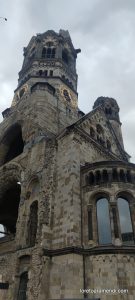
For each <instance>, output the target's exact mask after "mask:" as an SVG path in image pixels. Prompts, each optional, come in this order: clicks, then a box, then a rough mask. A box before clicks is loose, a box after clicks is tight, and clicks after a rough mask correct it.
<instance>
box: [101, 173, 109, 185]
mask: <svg viewBox="0 0 135 300" xmlns="http://www.w3.org/2000/svg"><path fill="white" fill-rule="evenodd" d="M102 178H103V182H104V183H105V182H108V180H109V177H108V172H107V170H103V174H102Z"/></svg>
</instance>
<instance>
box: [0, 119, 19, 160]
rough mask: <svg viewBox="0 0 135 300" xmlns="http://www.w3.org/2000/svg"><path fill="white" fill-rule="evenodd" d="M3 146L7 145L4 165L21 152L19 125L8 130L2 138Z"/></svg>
mask: <svg viewBox="0 0 135 300" xmlns="http://www.w3.org/2000/svg"><path fill="white" fill-rule="evenodd" d="M3 144H5V145H7V152H6V155H5V158H4V163H7V162H9V161H10V160H12V159H13V158H15V157H16V156H18V155H20V154H21V153H22V152H23V148H24V142H23V139H22V129H21V126H20V125H19V124H15V125H13V126H12V127H11V128H9V130H8V131H7V133H6V134H5V136H4V138H3Z"/></svg>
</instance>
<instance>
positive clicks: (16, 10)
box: [0, 0, 135, 162]
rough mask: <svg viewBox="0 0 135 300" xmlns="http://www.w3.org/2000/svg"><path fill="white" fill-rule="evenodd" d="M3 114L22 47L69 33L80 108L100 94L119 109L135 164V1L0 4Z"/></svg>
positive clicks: (18, 1)
mask: <svg viewBox="0 0 135 300" xmlns="http://www.w3.org/2000/svg"><path fill="white" fill-rule="evenodd" d="M0 16H4V17H6V18H7V19H8V21H7V22H5V21H4V20H2V19H0V32H1V35H0V36H1V45H0V112H2V111H3V110H4V109H5V108H7V107H9V106H10V104H11V101H12V98H13V94H14V90H15V88H16V87H17V79H18V72H19V71H20V69H21V65H22V61H23V47H24V46H27V44H28V42H29V40H30V39H31V37H32V36H33V35H36V34H37V33H43V32H45V31H46V30H48V29H53V30H55V31H56V32H58V31H59V29H60V28H62V29H65V30H69V33H70V35H71V38H72V41H73V44H74V46H75V48H81V50H82V52H81V53H80V54H79V55H78V60H77V71H78V77H79V80H78V93H79V107H80V109H82V110H83V111H84V112H85V113H87V112H89V111H90V110H91V109H92V106H93V103H94V101H95V100H96V99H97V97H99V96H109V97H113V98H115V99H116V100H117V102H118V105H119V106H120V118H121V121H122V123H123V125H122V131H123V136H124V144H125V149H126V151H127V152H128V153H129V154H130V155H131V156H132V159H131V161H132V162H133V161H134V162H135V139H134V136H135V99H134V98H135V0H129V1H128V0H83V1H79V0H68V1H66V0H38V1H37V0H22V1H21V0H12V1H11V0H4V1H2V0H0Z"/></svg>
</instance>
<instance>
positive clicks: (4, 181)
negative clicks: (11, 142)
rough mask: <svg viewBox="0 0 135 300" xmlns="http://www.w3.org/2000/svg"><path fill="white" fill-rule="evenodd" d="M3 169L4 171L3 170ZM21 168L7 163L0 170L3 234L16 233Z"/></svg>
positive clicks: (0, 204) (0, 208) (0, 218)
mask: <svg viewBox="0 0 135 300" xmlns="http://www.w3.org/2000/svg"><path fill="white" fill-rule="evenodd" d="M3 171H4V172H3ZM20 180H21V168H20V167H18V166H17V164H10V163H9V164H8V165H6V166H4V167H3V168H2V169H1V171H0V224H2V225H3V226H4V228H5V234H6V235H7V236H8V235H10V234H15V233H16V223H17V219H18V208H19V204H20V194H21V185H20Z"/></svg>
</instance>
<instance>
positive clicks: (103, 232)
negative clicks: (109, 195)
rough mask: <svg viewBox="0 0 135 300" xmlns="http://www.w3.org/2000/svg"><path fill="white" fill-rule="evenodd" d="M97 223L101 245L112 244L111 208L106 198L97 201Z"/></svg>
mask: <svg viewBox="0 0 135 300" xmlns="http://www.w3.org/2000/svg"><path fill="white" fill-rule="evenodd" d="M97 223H98V239H99V244H111V242H112V239H111V226H110V218H109V206H108V200H107V199H106V198H101V199H99V200H98V201H97Z"/></svg>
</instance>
